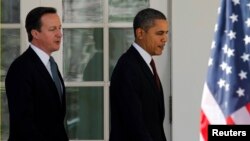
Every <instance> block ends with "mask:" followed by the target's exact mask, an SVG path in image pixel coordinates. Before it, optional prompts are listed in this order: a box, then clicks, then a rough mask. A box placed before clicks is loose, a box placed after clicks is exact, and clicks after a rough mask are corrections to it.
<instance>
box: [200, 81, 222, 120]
mask: <svg viewBox="0 0 250 141" xmlns="http://www.w3.org/2000/svg"><path fill="white" fill-rule="evenodd" d="M201 102H202V103H201V108H202V110H203V112H204V114H205V115H206V117H207V119H208V121H209V123H210V124H226V120H225V117H224V115H223V113H222V111H221V109H220V107H219V105H218V104H217V102H216V101H215V99H214V97H213V95H212V94H211V92H210V90H209V89H208V87H207V83H205V85H204V89H203V97H202V101H201Z"/></svg>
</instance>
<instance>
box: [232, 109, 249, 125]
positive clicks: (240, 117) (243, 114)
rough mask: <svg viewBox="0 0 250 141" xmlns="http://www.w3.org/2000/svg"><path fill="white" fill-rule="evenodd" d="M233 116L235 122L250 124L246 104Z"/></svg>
mask: <svg viewBox="0 0 250 141" xmlns="http://www.w3.org/2000/svg"><path fill="white" fill-rule="evenodd" d="M231 117H232V119H233V120H234V123H235V124H250V114H249V112H248V110H247V109H246V106H243V107H241V108H240V109H239V110H237V111H236V112H234V113H233V114H232V115H231Z"/></svg>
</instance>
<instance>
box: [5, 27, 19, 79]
mask: <svg viewBox="0 0 250 141" xmlns="http://www.w3.org/2000/svg"><path fill="white" fill-rule="evenodd" d="M1 30H2V31H1V32H2V34H1V40H2V43H1V80H5V76H6V73H7V71H8V69H9V66H10V64H11V63H12V61H13V60H14V59H15V58H16V57H17V56H19V54H20V30H19V29H1Z"/></svg>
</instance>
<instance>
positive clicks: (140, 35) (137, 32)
mask: <svg viewBox="0 0 250 141" xmlns="http://www.w3.org/2000/svg"><path fill="white" fill-rule="evenodd" d="M135 33H136V37H137V38H138V39H142V38H143V34H144V30H143V29H142V28H137V29H136V31H135Z"/></svg>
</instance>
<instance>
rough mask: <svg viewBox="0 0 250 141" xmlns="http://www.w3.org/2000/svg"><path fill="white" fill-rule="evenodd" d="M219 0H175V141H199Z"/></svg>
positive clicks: (173, 41) (173, 17) (173, 77)
mask: <svg viewBox="0 0 250 141" xmlns="http://www.w3.org/2000/svg"><path fill="white" fill-rule="evenodd" d="M219 2H220V1H219V0H172V11H171V12H172V23H171V24H172V25H171V26H172V27H171V28H172V31H171V32H172V43H171V50H172V53H171V58H172V61H171V63H172V67H171V68H172V70H171V73H172V78H171V79H172V84H171V85H172V96H173V130H172V132H173V134H172V135H173V137H172V139H173V140H172V141H198V140H199V121H200V104H201V96H202V91H203V84H204V81H205V79H206V71H207V63H208V58H209V55H210V46H211V42H212V39H213V34H214V25H215V23H216V21H217V9H218V6H219Z"/></svg>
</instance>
